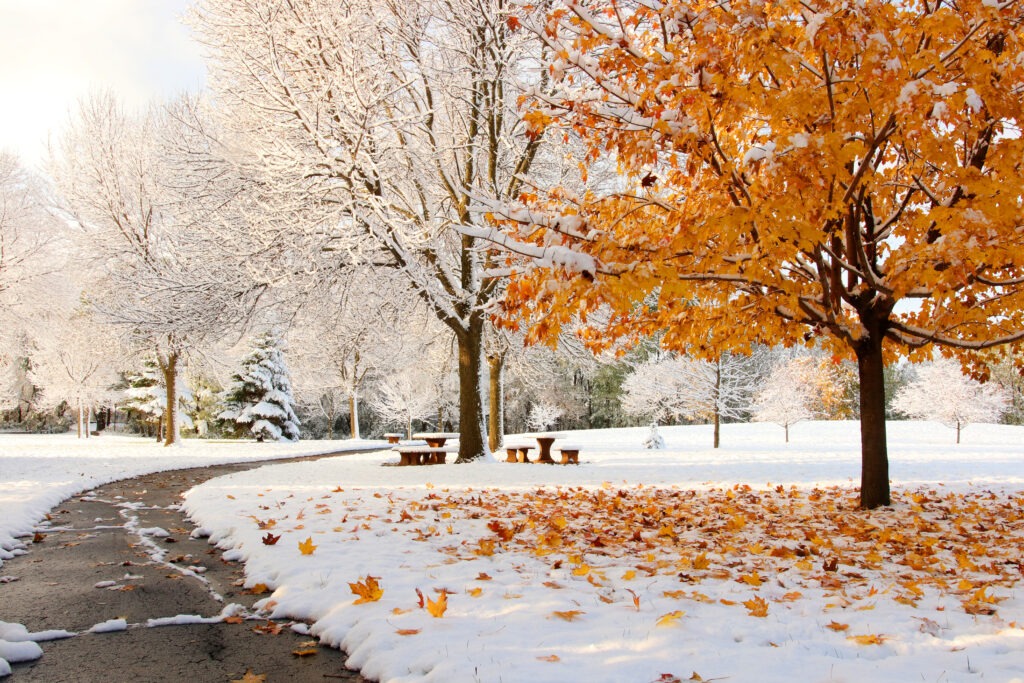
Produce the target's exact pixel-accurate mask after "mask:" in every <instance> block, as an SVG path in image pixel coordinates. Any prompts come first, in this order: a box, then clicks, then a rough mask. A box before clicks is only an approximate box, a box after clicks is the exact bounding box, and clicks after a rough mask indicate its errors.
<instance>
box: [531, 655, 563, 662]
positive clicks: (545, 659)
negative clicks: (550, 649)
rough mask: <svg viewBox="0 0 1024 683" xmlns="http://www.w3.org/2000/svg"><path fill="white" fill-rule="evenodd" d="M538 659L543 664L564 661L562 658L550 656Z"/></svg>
mask: <svg viewBox="0 0 1024 683" xmlns="http://www.w3.org/2000/svg"><path fill="white" fill-rule="evenodd" d="M537 659H538V660H540V661H542V662H560V661H562V658H561V657H559V656H558V655H548V656H547V657H537Z"/></svg>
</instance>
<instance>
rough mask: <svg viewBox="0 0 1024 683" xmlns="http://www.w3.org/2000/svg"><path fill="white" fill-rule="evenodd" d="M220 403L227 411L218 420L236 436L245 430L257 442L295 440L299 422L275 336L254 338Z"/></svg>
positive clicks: (282, 349)
mask: <svg viewBox="0 0 1024 683" xmlns="http://www.w3.org/2000/svg"><path fill="white" fill-rule="evenodd" d="M224 402H225V404H226V406H227V407H226V409H225V410H224V411H223V412H221V414H220V415H219V416H218V417H219V418H220V419H221V420H225V421H227V422H229V423H231V424H233V426H234V430H235V432H236V434H239V433H244V432H245V431H246V428H248V431H249V432H251V433H252V435H253V436H255V437H256V440H257V441H266V440H271V441H297V440H298V438H299V418H298V417H296V415H295V410H294V407H293V406H294V403H295V399H294V397H293V396H292V383H291V378H290V375H289V373H288V367H287V365H285V362H284V344H283V342H281V341H280V340H279V339H278V338H277V337H276V336H275V335H273V334H271V333H266V334H263V335H260V336H259V337H257V338H256V340H255V343H254V345H253V350H252V351H251V352H250V353H249V355H248V356H246V357H245V358H244V359H242V370H241V372H239V373H237V374H235V375H233V376H232V377H231V386H230V387H229V388H228V390H227V392H226V393H225V395H224Z"/></svg>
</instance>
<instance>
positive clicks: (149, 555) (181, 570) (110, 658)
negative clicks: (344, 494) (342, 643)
mask: <svg viewBox="0 0 1024 683" xmlns="http://www.w3.org/2000/svg"><path fill="white" fill-rule="evenodd" d="M321 457H331V456H313V457H307V458H294V459H289V460H272V461H260V462H250V463H236V464H230V465H219V466H212V467H202V468H196V469H187V470H174V471H169V472H161V473H157V474H149V475H146V476H142V477H136V478H133V479H124V480H121V481H117V482H113V483H110V484H106V485H104V486H101V487H99V488H97V489H94V490H93V491H90V492H87V493H84V494H81V495H79V496H75V497H74V498H72V499H69V500H67V501H64V503H63V504H61V505H60V506H58V507H57V508H54V509H53V510H51V512H50V517H51V518H52V519H51V520H50V521H49V522H48V527H49V528H47V529H43V530H42V531H43V533H44V534H45V537H44V538H40V537H39V535H37V541H36V542H34V543H32V544H31V545H30V546H29V547H30V552H29V553H28V554H27V555H24V556H21V557H18V558H16V559H13V560H9V561H8V562H6V563H5V565H4V568H3V573H4V574H5V575H6V576H5V577H3V578H4V579H6V582H0V620H2V621H7V622H14V623H21V624H24V625H25V627H27V628H28V630H29V631H31V632H38V631H47V630H66V631H70V632H74V633H76V634H77V635H74V636H72V637H69V638H65V639H60V640H51V641H48V642H41V643H40V645H41V646H42V648H43V653H44V654H43V656H42V657H41V658H40V659H38V660H36V661H34V662H28V663H23V664H14V665H13V666H12V668H13V673H12V675H11V677H10V678H8V679H6V681H17V682H19V683H20V682H21V681H46V682H47V683H61V682H63V681H68V682H71V681H74V682H76V683H81V682H89V681H102V682H104V683H108V682H111V681H147V682H149V681H153V682H158V681H175V682H179V681H182V680H188V681H204V682H205V681H218V682H219V681H232V680H240V679H243V678H244V677H245V676H246V674H247V672H251V674H252V676H251V677H250V678H249V679H248V680H251V681H259V680H265V681H266V682H267V683H273V682H275V681H333V680H345V681H357V682H359V681H363V679H362V678H361V677H360V676H359V675H358V674H357V673H355V672H352V671H348V670H346V669H345V665H344V662H345V658H346V655H345V653H343V652H339V651H337V650H333V649H330V648H326V647H319V646H318V645H316V643H315V642H313V641H314V640H315V639H313V638H312V637H311V636H308V635H303V633H302V632H303V631H305V625H304V624H292V622H280V621H279V622H277V623H274V622H268V621H266V620H257V619H256V618H255V616H254V615H251V614H250V613H249V608H251V606H252V604H253V603H254V602H255V601H256V600H258V599H259V598H260V596H257V595H253V594H251V593H247V592H246V591H244V590H243V589H242V588H241V587H240V585H236V584H240V583H241V578H242V576H243V572H242V569H243V567H242V566H241V564H239V563H236V562H228V561H225V560H223V559H222V558H221V556H220V555H221V553H220V551H218V550H217V549H216V548H214V547H213V546H211V545H209V544H208V543H207V541H206V539H204V538H199V539H193V538H191V532H192V531H193V529H194V528H195V527H194V525H193V524H191V523H190V522H189V520H188V519H187V518H186V517H185V516H184V514H183V513H182V512H181V511H180V510H179V509H178V506H177V504H178V502H179V501H180V500H181V498H180V495H181V494H182V493H183V492H184V491H187V490H188V489H190V488H192V487H193V486H196V485H198V484H200V483H202V482H204V481H206V480H207V479H211V478H213V477H219V476H221V475H224V474H230V473H232V472H238V471H241V470H246V469H252V468H254V467H260V466H262V465H267V464H280V463H284V462H294V461H297V460H315V459H319V458H321ZM165 534H166V535H165ZM231 604H236V605H240V606H241V607H233V608H229V610H228V612H227V613H229V614H230V613H234V612H237V613H238V615H239V616H242V617H244V618H243V619H242V620H241V621H239V620H238V619H232V621H233V622H238V623H227V622H224V621H220V620H216V621H213V620H212V619H210V618H214V619H215V618H217V617H218V615H221V614H222V613H223V612H224V610H225V608H226V607H227V606H228V605H231ZM178 615H189V616H187V617H185V618H178V619H174V617H177V616H178ZM196 617H200V618H206V619H209V620H210V621H213V623H183V622H190V621H191V622H196V621H197V619H196ZM116 619H124V620H125V621H124V622H123V623H121V622H111V624H110V625H111V626H112V627H115V628H116V627H117V626H119V625H120V626H122V628H121V630H113V631H107V632H90V629H91V628H94V627H95V626H96V625H97V624H102V623H104V622H108V621H110V620H116ZM150 620H163V622H164V623H166V622H167V621H170V622H172V623H171V624H169V625H159V624H161V622H160V621H158V622H156V623H155V624H154V623H153V622H151V621H150ZM124 624H126V625H127V628H124V627H123V625H124ZM296 652H300V653H302V654H301V655H298V654H295V653H296ZM259 676H265V678H263V679H261V678H259ZM6 681H5V683H6Z"/></svg>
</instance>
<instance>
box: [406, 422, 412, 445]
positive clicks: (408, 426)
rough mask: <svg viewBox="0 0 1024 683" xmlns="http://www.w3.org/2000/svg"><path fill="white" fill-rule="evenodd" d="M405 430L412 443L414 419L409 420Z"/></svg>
mask: <svg viewBox="0 0 1024 683" xmlns="http://www.w3.org/2000/svg"><path fill="white" fill-rule="evenodd" d="M405 429H406V433H407V434H408V439H409V441H412V418H411V417H410V418H409V421H408V422H407V423H406V425H405Z"/></svg>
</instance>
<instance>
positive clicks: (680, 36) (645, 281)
mask: <svg viewBox="0 0 1024 683" xmlns="http://www.w3.org/2000/svg"><path fill="white" fill-rule="evenodd" d="M1022 13H1024V3H1022V2H1020V1H1019V0H1009V1H1007V2H999V1H998V0H963V1H961V2H956V3H950V2H946V1H944V0H937V1H934V2H927V1H926V2H915V1H907V2H900V3H893V2H880V1H878V0H844V1H842V2H840V1H838V0H800V1H798V0H779V1H775V2H766V1H764V0H737V1H726V2H721V1H705V0H662V1H660V2H652V1H649V0H618V1H615V0H613V1H611V2H608V0H584V1H582V2H578V3H570V2H565V1H564V0H558V1H556V2H555V3H554V6H553V8H552V6H551V5H548V6H547V7H546V10H545V12H541V11H540V10H536V9H535V10H532V11H528V12H527V13H526V14H525V15H524V16H523V17H522V18H512V19H510V20H509V23H510V24H513V25H517V26H522V27H523V29H524V30H529V31H532V32H533V33H534V34H536V36H537V37H538V39H539V40H540V41H542V42H543V43H544V44H545V46H546V49H547V50H548V54H549V56H550V60H549V63H548V65H547V66H548V73H547V74H546V76H547V78H546V79H545V80H544V81H541V83H540V85H539V86H538V87H537V88H536V89H535V90H534V91H533V92H532V93H531V98H530V99H528V100H526V101H525V104H526V105H527V113H526V114H525V116H526V118H527V120H528V122H529V123H530V124H531V130H532V133H533V134H534V135H540V134H542V133H544V134H555V135H565V136H566V137H567V138H569V137H572V136H575V137H577V138H579V139H580V140H582V143H583V146H584V148H585V149H586V157H585V159H584V160H583V162H582V164H581V170H582V172H583V173H582V176H583V179H584V182H585V179H586V171H587V170H588V167H590V168H593V165H594V164H595V162H597V161H598V160H599V159H602V158H610V159H611V160H612V161H613V162H614V163H617V164H618V168H619V172H620V175H621V177H620V178H619V180H618V183H617V184H615V186H614V187H612V188H609V186H608V185H609V184H608V183H607V182H605V183H604V184H603V186H596V185H595V186H594V187H590V188H589V189H587V190H586V191H581V190H579V188H577V189H576V190H575V191H570V190H569V189H566V188H546V191H544V192H541V191H537V192H535V193H530V194H524V195H522V196H521V197H520V201H521V204H518V205H516V206H499V205H497V204H489V205H486V206H484V207H482V209H481V210H485V211H488V212H490V214H491V216H492V218H494V219H495V221H496V225H497V226H498V227H496V228H492V229H490V230H488V229H479V228H467V229H466V232H467V233H468V234H471V235H475V236H482V237H488V238H489V239H491V240H492V241H493V242H494V243H495V244H496V245H498V246H500V247H501V248H503V249H504V250H505V251H506V252H507V254H508V260H509V264H510V265H511V266H512V268H511V272H512V273H513V277H512V280H511V282H510V286H509V290H508V295H507V297H506V298H505V301H504V306H505V307H506V309H507V312H508V314H509V315H510V316H512V317H517V316H518V317H519V318H520V319H523V320H529V321H531V322H532V328H531V332H532V335H533V338H534V339H541V338H548V337H550V336H551V335H553V334H554V333H555V332H556V331H557V330H558V329H559V327H560V326H561V325H562V324H563V323H565V322H566V321H568V320H569V319H570V318H571V317H572V316H573V315H575V314H581V315H582V316H583V317H584V319H586V316H587V314H588V313H592V312H593V311H595V310H598V309H604V310H605V311H606V312H610V319H609V318H608V315H602V316H601V318H602V320H603V321H605V322H604V323H603V324H602V325H601V326H600V327H598V326H596V325H595V326H593V327H591V328H590V329H588V330H585V333H586V335H587V336H588V338H589V340H590V342H591V343H592V344H593V345H595V346H603V345H607V344H610V343H611V342H612V341H613V340H622V339H627V340H629V339H633V340H635V339H637V338H639V337H640V336H643V335H650V334H653V333H655V332H661V333H663V335H664V336H663V340H664V344H665V345H666V346H668V347H670V348H675V349H680V350H686V351H687V352H688V353H691V354H695V355H701V356H705V357H711V356H713V355H714V354H715V353H717V352H718V351H719V350H721V349H738V350H743V349H747V348H749V345H750V344H752V343H754V342H763V343H769V344H775V343H782V344H785V345H793V344H800V343H823V344H826V345H828V346H830V347H831V348H832V349H833V351H834V352H835V353H836V354H837V355H842V356H851V357H854V358H856V361H857V365H858V370H859V376H860V387H861V396H860V414H861V445H862V472H861V499H860V500H861V504H862V505H863V506H864V507H868V508H871V507H876V506H879V505H887V504H889V475H888V455H887V450H886V433H885V412H884V408H885V404H884V401H885V398H884V390H883V378H882V370H883V366H884V364H885V363H886V362H887V361H888V360H889V359H891V358H892V357H894V356H896V355H911V356H912V357H913V356H917V357H923V356H924V355H927V354H929V353H930V352H931V347H933V346H939V347H943V348H944V349H946V352H947V353H970V352H971V351H976V350H980V349H985V348H989V347H993V346H997V345H1001V344H1006V343H1009V342H1015V341H1017V340H1019V339H1021V338H1022V337H1024V292H1022V289H1021V285H1022V284H1024V268H1022V267H1021V265H1022V263H1024V217H1022V208H1021V206H1022V196H1024V169H1022V168H1021V164H1022V159H1024V142H1022V140H1021V138H1020V134H1019V132H1020V129H1019V126H1020V121H1019V120H1018V117H1019V116H1020V115H1021V112H1022V107H1021V102H1022V96H1024V51H1022V49H1021V48H1022V45H1021V41H1022V38H1024V35H1022V25H1021V20H1022ZM523 261H526V264H525V265H524V264H523Z"/></svg>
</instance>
